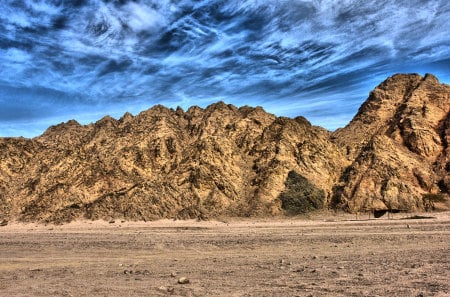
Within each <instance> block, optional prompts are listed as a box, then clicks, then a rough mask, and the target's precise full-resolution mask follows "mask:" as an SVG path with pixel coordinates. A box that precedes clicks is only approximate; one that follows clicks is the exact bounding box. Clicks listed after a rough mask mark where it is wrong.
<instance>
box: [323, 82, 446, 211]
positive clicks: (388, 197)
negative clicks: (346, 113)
mask: <svg viewBox="0 0 450 297" xmlns="http://www.w3.org/2000/svg"><path fill="white" fill-rule="evenodd" d="M449 96H450V86H448V85H444V84H440V83H439V81H438V80H437V78H436V77H434V76H433V75H430V74H427V75H425V77H421V76H420V75H417V74H411V75H403V74H398V75H394V76H392V77H390V78H388V79H387V80H386V81H384V82H383V83H382V84H380V85H379V86H378V87H377V88H376V89H375V90H374V91H372V92H371V94H370V96H369V98H368V99H367V100H366V102H365V103H364V104H363V105H362V106H361V108H360V109H359V112H358V114H357V115H356V116H355V118H354V119H353V120H352V121H351V123H349V124H348V125H347V126H346V127H345V128H343V129H339V130H337V131H335V132H334V133H333V135H332V139H333V142H334V143H335V144H337V145H338V146H340V147H342V148H345V150H346V154H347V159H348V160H350V161H351V162H352V164H351V165H350V166H349V167H347V168H346V169H345V171H344V172H343V174H342V176H341V178H340V182H339V183H338V184H337V185H336V187H335V190H334V203H335V205H339V206H341V207H342V206H343V207H345V208H347V209H349V210H354V211H357V210H364V209H371V208H373V207H374V205H377V207H379V208H380V207H381V208H383V207H384V208H387V209H397V210H411V209H420V208H423V207H424V205H423V199H422V198H423V195H424V194H428V193H434V194H436V195H438V196H441V197H442V198H445V196H446V195H448V193H449V189H450V187H449V186H450V184H449V181H450V163H449V160H450V159H449V146H448V144H449V140H450V139H449V137H450V133H449V132H450V125H449V123H450V97H449Z"/></svg>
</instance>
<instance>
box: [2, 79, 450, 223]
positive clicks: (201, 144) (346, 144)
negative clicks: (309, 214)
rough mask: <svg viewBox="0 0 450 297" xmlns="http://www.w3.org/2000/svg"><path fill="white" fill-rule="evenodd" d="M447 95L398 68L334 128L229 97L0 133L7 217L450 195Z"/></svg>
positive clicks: (249, 211)
mask: <svg viewBox="0 0 450 297" xmlns="http://www.w3.org/2000/svg"><path fill="white" fill-rule="evenodd" d="M449 94H450V87H449V86H447V85H443V84H440V83H439V82H438V81H437V79H436V78H435V77H433V76H431V75H427V76H425V77H424V78H422V77H421V76H419V75H395V76H393V77H391V78H389V79H387V80H386V81H385V82H383V83H382V84H381V85H380V86H378V87H377V88H376V89H375V90H374V91H373V92H372V93H371V94H370V96H369V98H368V99H367V101H366V102H365V103H364V104H363V105H362V106H361V108H360V110H359V112H358V114H357V115H356V117H355V118H354V119H353V120H352V122H351V123H350V124H349V125H348V126H347V127H345V128H343V129H340V130H337V131H335V132H334V133H331V132H329V131H327V130H325V129H323V128H320V127H316V126H312V125H311V124H310V123H309V122H308V121H307V120H306V119H304V118H303V117H298V118H295V119H291V118H285V117H276V116H274V115H272V114H269V113H267V112H265V111H264V110H263V109H262V108H260V107H256V108H252V107H248V106H245V107H240V108H237V107H235V106H233V105H226V104H224V103H223V102H219V103H216V104H213V105H210V106H209V107H207V108H205V109H202V108H199V107H195V106H194V107H191V108H189V109H188V110H187V111H184V110H182V109H181V108H177V109H176V110H174V109H168V108H165V107H163V106H155V107H153V108H151V109H149V110H147V111H144V112H142V113H140V114H139V115H137V116H132V115H131V114H129V113H126V114H125V115H124V116H123V117H122V118H120V119H119V120H116V119H113V118H111V117H104V118H103V119H101V120H99V121H98V122H96V123H93V124H90V125H86V126H83V125H80V124H79V123H77V122H76V121H73V120H72V121H69V122H67V123H62V124H60V125H57V126H52V127H50V128H49V129H48V130H47V131H46V132H45V133H44V134H43V135H41V136H39V137H36V138H34V139H24V138H0V219H7V220H14V219H19V220H23V221H41V222H55V223H62V222H69V221H71V220H75V219H78V218H88V219H106V220H109V219H112V218H121V219H126V220H154V219H158V218H207V217H217V216H222V215H223V216H266V215H277V214H283V213H289V214H292V213H294V214H295V213H299V212H304V211H310V210H313V209H318V208H322V207H328V206H331V207H338V208H344V209H347V210H349V211H360V210H363V209H370V208H372V209H373V208H379V206H380V205H382V206H383V207H385V208H391V209H420V208H423V207H424V205H423V199H422V197H423V196H422V195H423V194H427V193H435V194H436V195H448V193H449V189H450V178H449V171H450V157H449V155H450V149H449V145H448V144H449V141H450V113H449V112H450V99H449ZM375 206H376V207H375Z"/></svg>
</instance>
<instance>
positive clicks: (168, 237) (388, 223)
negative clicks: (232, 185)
mask: <svg viewBox="0 0 450 297" xmlns="http://www.w3.org/2000/svg"><path fill="white" fill-rule="evenodd" d="M421 215H423V216H431V217H432V218H425V219H424V218H422V219H411V217H412V216H413V214H395V215H393V217H391V219H388V218H387V217H383V218H379V219H373V218H372V219H369V218H368V215H360V216H359V217H358V220H356V217H355V216H354V215H353V216H351V215H343V214H341V215H337V214H326V215H315V216H313V217H310V218H292V219H288V218H283V219H270V220H261V219H226V220H218V221H201V222H197V221H170V220H163V221H156V222H146V223H145V222H139V223H138V222H121V221H117V220H116V221H115V222H114V223H112V222H111V223H108V222H104V221H94V222H90V221H84V222H75V223H70V224H66V225H62V226H54V225H37V224H20V223H10V224H8V225H7V226H4V227H0V296H120V297H124V296H408V297H410V296H450V257H449V252H450V228H449V227H450V213H449V212H444V213H432V214H421ZM405 218H408V219H405ZM179 281H181V282H187V283H184V284H180V283H179Z"/></svg>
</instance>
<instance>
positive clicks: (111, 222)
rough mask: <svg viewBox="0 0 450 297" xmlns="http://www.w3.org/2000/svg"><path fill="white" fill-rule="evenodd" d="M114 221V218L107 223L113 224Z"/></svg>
mask: <svg viewBox="0 0 450 297" xmlns="http://www.w3.org/2000/svg"><path fill="white" fill-rule="evenodd" d="M115 222H116V221H115V220H110V221H109V222H108V223H110V224H114V223H115Z"/></svg>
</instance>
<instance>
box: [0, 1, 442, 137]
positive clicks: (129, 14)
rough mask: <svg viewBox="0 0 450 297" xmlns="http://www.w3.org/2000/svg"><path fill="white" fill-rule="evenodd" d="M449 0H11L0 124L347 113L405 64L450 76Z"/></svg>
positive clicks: (318, 121)
mask: <svg viewBox="0 0 450 297" xmlns="http://www.w3.org/2000/svg"><path fill="white" fill-rule="evenodd" d="M449 20H450V1H447V0H429V1H427V0H379V1H362V0H359V1H357V0H305V1H300V0H239V1H238V0H228V1H216V0H204V1H203V0H196V1H190V0H109V1H107V0H2V1H1V2H0V136H1V137H5V136H24V137H35V136H38V135H40V134H42V133H43V132H44V131H45V130H46V129H47V127H49V126H50V125H55V124H58V123H60V122H65V121H68V120H70V119H75V120H77V121H78V122H80V123H82V124H88V123H91V122H95V121H97V120H99V119H101V118H102V117H103V116H105V115H111V116H113V117H115V118H120V117H121V116H122V115H123V114H124V113H125V112H127V111H128V112H131V113H132V114H134V115H136V114H138V113H139V112H141V111H143V110H146V109H148V108H150V107H152V106H154V105H156V104H162V105H165V106H167V107H172V108H176V107H177V106H181V107H182V108H183V109H185V110H186V109H187V108H189V106H192V105H198V106H200V107H206V106H208V105H209V104H211V103H214V102H217V101H220V100H221V101H224V102H225V103H229V104H234V105H236V106H243V105H250V106H262V107H263V108H264V109H265V110H266V111H268V112H271V113H274V114H275V115H278V116H289V117H295V116H299V115H301V116H305V117H306V118H307V119H308V120H310V121H311V122H312V123H313V124H314V125H320V126H322V127H324V128H327V129H329V130H334V129H336V128H338V127H343V126H345V125H346V124H347V123H348V122H349V121H350V120H351V119H352V117H353V116H354V115H355V113H356V112H357V110H358V108H359V106H360V105H361V104H362V103H363V102H364V101H365V99H366V98H367V97H368V95H369V92H370V91H371V90H372V89H373V88H374V87H376V86H377V85H378V84H379V83H381V82H382V81H383V80H385V79H386V78H387V77H389V76H391V75H393V74H395V73H419V74H421V75H424V74H425V73H433V74H434V75H436V76H437V77H438V79H439V80H440V81H441V82H444V83H447V84H448V83H450V27H449Z"/></svg>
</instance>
